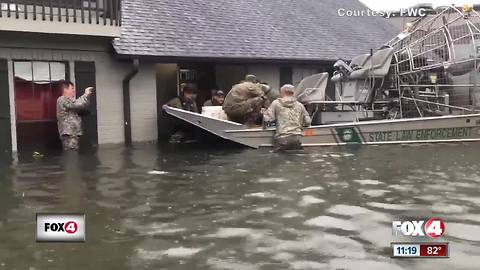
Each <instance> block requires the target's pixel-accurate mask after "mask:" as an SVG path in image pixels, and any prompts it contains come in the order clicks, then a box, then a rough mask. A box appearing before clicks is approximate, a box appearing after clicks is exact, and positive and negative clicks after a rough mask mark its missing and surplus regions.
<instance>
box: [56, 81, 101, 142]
mask: <svg viewBox="0 0 480 270" xmlns="http://www.w3.org/2000/svg"><path fill="white" fill-rule="evenodd" d="M60 88H61V89H62V95H61V96H60V97H59V98H58V99H57V123H58V133H59V135H60V140H61V141H62V146H63V149H64V150H78V141H79V138H80V136H82V135H83V131H82V118H81V117H80V115H79V114H78V113H79V111H81V110H85V109H86V108H87V107H88V105H89V103H90V102H89V97H90V96H91V95H92V93H93V92H92V91H93V88H92V87H88V88H87V89H85V93H84V94H83V96H81V97H79V98H78V99H75V87H74V85H73V83H72V82H70V81H62V82H60Z"/></svg>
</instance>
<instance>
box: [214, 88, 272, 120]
mask: <svg viewBox="0 0 480 270" xmlns="http://www.w3.org/2000/svg"><path fill="white" fill-rule="evenodd" d="M266 107H268V99H267V98H266V97H265V94H264V92H263V91H262V89H261V88H260V87H259V85H258V84H256V83H252V82H247V81H244V82H241V83H239V84H236V85H234V86H233V87H232V90H230V92H228V94H227V96H226V97H225V102H224V103H223V106H222V108H223V110H224V111H225V113H226V114H227V116H228V119H229V120H230V121H233V122H237V123H240V124H246V125H249V126H253V125H255V124H256V123H257V122H258V120H259V119H261V115H262V113H261V110H262V108H266ZM260 122H261V120H260Z"/></svg>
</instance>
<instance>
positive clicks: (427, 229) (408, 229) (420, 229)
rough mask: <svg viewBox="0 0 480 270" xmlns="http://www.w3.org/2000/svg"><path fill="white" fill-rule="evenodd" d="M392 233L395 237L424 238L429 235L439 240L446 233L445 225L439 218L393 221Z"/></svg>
mask: <svg viewBox="0 0 480 270" xmlns="http://www.w3.org/2000/svg"><path fill="white" fill-rule="evenodd" d="M392 233H393V235H395V236H398V235H399V234H400V235H405V236H412V237H422V236H425V235H427V236H428V237H430V238H439V237H440V236H442V235H443V234H444V233H445V223H443V220H441V219H439V218H431V219H429V220H427V221H426V222H425V220H412V221H397V220H396V221H392Z"/></svg>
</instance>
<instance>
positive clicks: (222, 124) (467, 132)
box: [163, 106, 480, 148]
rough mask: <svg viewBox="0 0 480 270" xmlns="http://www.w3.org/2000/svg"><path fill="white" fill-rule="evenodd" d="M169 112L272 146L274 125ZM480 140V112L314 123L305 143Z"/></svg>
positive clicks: (254, 144)
mask: <svg viewBox="0 0 480 270" xmlns="http://www.w3.org/2000/svg"><path fill="white" fill-rule="evenodd" d="M163 109H164V110H165V111H166V112H167V113H168V114H170V115H172V116H174V117H176V118H179V119H181V120H183V121H186V122H188V123H190V124H192V125H194V126H197V127H199V128H201V129H203V130H206V131H208V132H210V133H212V134H214V135H216V136H219V137H221V138H224V139H226V140H229V141H233V142H236V143H239V144H242V145H245V146H249V147H252V148H259V147H271V146H272V138H273V135H274V132H275V129H274V128H270V129H262V128H248V127H246V126H245V125H241V124H238V123H234V122H231V121H226V120H219V119H215V118H212V117H208V116H204V115H201V114H197V113H192V112H188V111H184V110H180V109H176V108H171V107H167V106H164V108H163ZM471 141H480V114H469V115H451V116H439V117H424V118H408V119H399V120H379V121H365V122H355V123H342V124H333V125H321V126H311V127H309V128H307V129H305V130H304V132H303V138H302V145H303V146H304V147H308V146H331V145H349V144H367V145H371V144H407V143H436V142H471Z"/></svg>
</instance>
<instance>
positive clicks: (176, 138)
mask: <svg viewBox="0 0 480 270" xmlns="http://www.w3.org/2000/svg"><path fill="white" fill-rule="evenodd" d="M196 99H197V89H196V86H195V85H194V84H191V83H182V84H181V85H180V95H179V96H178V97H176V98H173V99H172V100H170V101H169V102H167V105H168V106H169V107H172V108H177V109H182V110H185V111H189V112H194V113H199V110H198V106H197V100H196ZM169 121H170V126H171V128H172V130H171V133H170V134H171V135H170V140H169V141H170V143H182V142H185V141H189V140H191V139H192V138H193V133H194V130H193V129H192V127H191V126H190V125H188V124H186V123H184V122H183V121H179V120H178V119H172V118H170V120H169Z"/></svg>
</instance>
